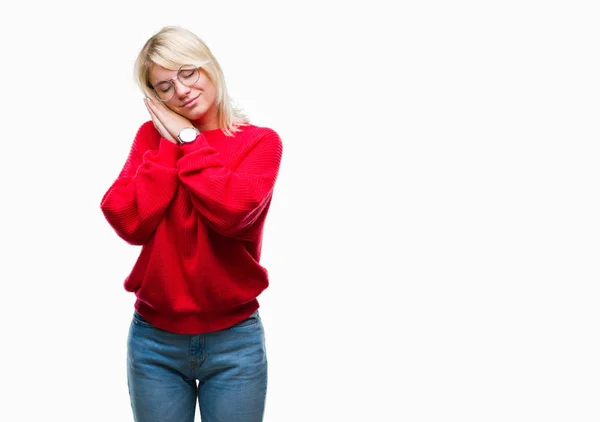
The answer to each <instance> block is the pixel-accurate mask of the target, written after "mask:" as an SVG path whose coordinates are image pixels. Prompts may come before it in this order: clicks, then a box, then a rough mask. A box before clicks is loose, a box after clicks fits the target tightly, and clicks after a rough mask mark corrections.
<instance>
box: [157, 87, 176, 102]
mask: <svg viewBox="0 0 600 422" xmlns="http://www.w3.org/2000/svg"><path fill="white" fill-rule="evenodd" d="M154 92H156V96H157V97H158V99H159V100H162V101H168V100H170V99H171V98H173V94H175V89H174V88H173V84H172V83H171V82H161V83H159V84H157V85H156V86H155V87H154Z"/></svg>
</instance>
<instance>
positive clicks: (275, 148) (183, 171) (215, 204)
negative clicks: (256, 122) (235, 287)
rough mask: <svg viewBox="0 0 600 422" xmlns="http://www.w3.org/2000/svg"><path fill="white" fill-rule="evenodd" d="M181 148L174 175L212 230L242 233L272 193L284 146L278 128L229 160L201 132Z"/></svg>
mask: <svg viewBox="0 0 600 422" xmlns="http://www.w3.org/2000/svg"><path fill="white" fill-rule="evenodd" d="M180 148H181V150H182V151H183V154H184V156H183V157H182V158H180V159H179V161H178V163H177V166H178V168H179V179H180V181H181V183H182V185H183V186H184V187H185V188H186V189H188V190H189V191H190V193H191V194H192V195H191V201H192V204H193V205H194V207H195V208H196V209H197V210H198V212H200V213H201V214H202V216H203V217H204V218H205V220H206V221H207V222H208V224H209V225H210V226H211V227H212V228H213V229H214V230H215V231H216V232H218V233H220V234H223V235H225V236H229V237H236V236H239V235H241V234H242V233H243V232H244V230H246V229H247V228H249V227H250V226H252V224H253V223H254V222H255V221H256V220H257V219H258V217H259V216H260V215H261V213H262V211H263V210H264V209H265V207H266V206H267V204H268V203H269V201H270V199H271V195H272V193H273V188H274V185H275V181H276V179H277V175H278V172H279V166H280V162H281V155H282V150H283V148H282V143H281V139H280V138H279V136H278V135H277V133H276V132H274V131H272V130H267V131H265V132H264V133H263V134H262V135H261V136H260V138H259V139H257V140H256V141H254V143H253V144H251V145H249V146H248V147H247V149H246V150H244V151H242V153H241V154H240V156H239V157H236V159H235V161H234V162H232V163H231V164H229V165H228V166H225V165H224V164H223V162H222V160H221V158H220V155H219V153H218V152H217V151H216V150H215V149H214V148H212V147H211V146H210V145H209V144H208V143H207V142H206V139H205V138H204V136H203V135H202V134H200V135H199V136H198V138H197V139H196V140H195V141H194V142H193V143H191V144H186V145H182V146H181V147H180Z"/></svg>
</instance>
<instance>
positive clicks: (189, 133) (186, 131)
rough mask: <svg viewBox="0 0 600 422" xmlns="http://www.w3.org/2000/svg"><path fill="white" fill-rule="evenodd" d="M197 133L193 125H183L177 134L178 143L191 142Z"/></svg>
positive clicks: (198, 132)
mask: <svg viewBox="0 0 600 422" xmlns="http://www.w3.org/2000/svg"><path fill="white" fill-rule="evenodd" d="M199 134H200V131H198V129H196V128H195V127H184V128H183V129H181V132H179V135H177V139H178V140H179V145H181V144H187V143H190V142H193V141H194V140H195V139H196V137H197V136H198V135H199Z"/></svg>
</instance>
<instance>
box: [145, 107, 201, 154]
mask: <svg viewBox="0 0 600 422" xmlns="http://www.w3.org/2000/svg"><path fill="white" fill-rule="evenodd" d="M144 103H145V104H146V108H147V109H148V112H149V113H150V116H151V117H152V122H153V123H154V127H155V128H156V130H158V132H159V133H160V136H162V137H163V138H165V139H167V140H169V141H171V142H173V143H174V144H179V143H178V142H177V140H176V139H177V135H179V132H181V129H183V128H184V127H194V125H193V124H192V123H191V122H190V121H189V120H188V119H186V118H185V117H183V116H182V115H180V114H177V113H175V112H174V111H172V110H171V109H169V108H168V107H167V106H165V105H164V104H163V103H162V102H160V101H158V100H157V99H155V98H151V97H146V98H145V99H144Z"/></svg>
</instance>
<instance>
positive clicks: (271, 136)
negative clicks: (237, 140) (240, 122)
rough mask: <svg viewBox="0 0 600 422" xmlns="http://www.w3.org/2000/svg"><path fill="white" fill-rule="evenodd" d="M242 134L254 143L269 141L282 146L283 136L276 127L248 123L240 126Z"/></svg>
mask: <svg viewBox="0 0 600 422" xmlns="http://www.w3.org/2000/svg"><path fill="white" fill-rule="evenodd" d="M239 134H240V136H242V137H244V138H246V139H247V140H248V142H250V143H252V144H256V143H259V142H260V143H268V144H273V145H277V146H279V148H281V147H282V141H281V137H280V136H279V133H277V132H276V131H275V130H274V129H272V128H270V127H265V126H256V125H253V124H248V125H245V126H242V127H240V132H239Z"/></svg>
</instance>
